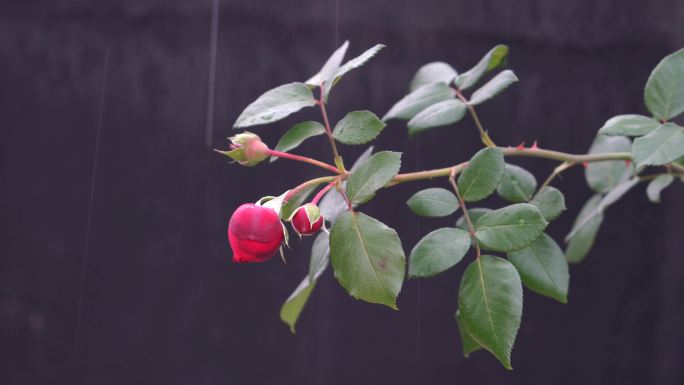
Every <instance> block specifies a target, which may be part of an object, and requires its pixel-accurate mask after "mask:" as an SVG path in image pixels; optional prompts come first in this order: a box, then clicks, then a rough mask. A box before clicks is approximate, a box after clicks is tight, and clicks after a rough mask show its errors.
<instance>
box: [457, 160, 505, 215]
mask: <svg viewBox="0 0 684 385" xmlns="http://www.w3.org/2000/svg"><path fill="white" fill-rule="evenodd" d="M504 170H505V166H504V156H503V152H502V151H501V149H499V148H493V147H488V148H483V149H482V150H480V151H478V152H477V153H476V154H475V155H474V156H473V157H472V158H471V159H470V162H468V167H466V169H465V170H463V172H462V173H461V175H460V176H459V178H458V191H459V192H460V194H461V196H462V197H463V200H465V201H466V202H477V201H479V200H482V199H484V198H486V197H488V196H489V195H490V194H491V193H493V192H494V190H496V186H498V185H499V182H500V181H501V178H503V174H504Z"/></svg>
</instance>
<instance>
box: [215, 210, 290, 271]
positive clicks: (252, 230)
mask: <svg viewBox="0 0 684 385" xmlns="http://www.w3.org/2000/svg"><path fill="white" fill-rule="evenodd" d="M283 239H284V234H283V224H282V223H281V222H280V218H279V217H278V214H276V212H275V211H274V210H273V209H271V208H268V207H263V206H257V205H255V204H251V203H245V204H243V205H242V206H240V207H238V209H237V210H235V212H234V213H233V215H232V216H231V217H230V222H229V223H228V241H229V242H230V248H231V249H233V262H264V261H268V260H269V259H271V257H273V255H274V254H275V253H276V251H278V248H279V247H280V244H281V243H282V242H283Z"/></svg>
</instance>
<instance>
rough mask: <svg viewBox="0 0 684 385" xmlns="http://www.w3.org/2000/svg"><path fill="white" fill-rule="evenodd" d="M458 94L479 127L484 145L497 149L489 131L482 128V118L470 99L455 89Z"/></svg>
mask: <svg viewBox="0 0 684 385" xmlns="http://www.w3.org/2000/svg"><path fill="white" fill-rule="evenodd" d="M454 91H455V92H456V96H457V97H458V98H459V99H461V101H462V102H463V104H465V105H466V108H467V109H468V112H469V113H470V116H471V117H472V118H473V122H475V126H477V130H478V131H480V138H481V139H482V143H484V144H485V146H487V147H496V144H495V143H494V141H493V140H492V138H490V137H489V134H488V133H487V131H485V129H484V127H482V123H480V118H479V117H478V116H477V112H475V107H473V106H472V105H471V104H470V102H469V101H468V99H466V97H465V96H463V94H462V93H461V91H460V90H459V89H458V88H456V89H454Z"/></svg>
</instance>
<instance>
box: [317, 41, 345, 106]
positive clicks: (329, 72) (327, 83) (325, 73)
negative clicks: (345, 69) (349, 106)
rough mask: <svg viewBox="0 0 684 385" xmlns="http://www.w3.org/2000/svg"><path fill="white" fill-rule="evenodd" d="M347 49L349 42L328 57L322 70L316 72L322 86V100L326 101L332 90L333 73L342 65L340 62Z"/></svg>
mask: <svg viewBox="0 0 684 385" xmlns="http://www.w3.org/2000/svg"><path fill="white" fill-rule="evenodd" d="M348 47H349V41H348V40H347V41H345V42H344V43H342V45H341V46H340V47H339V48H338V49H337V50H335V52H333V54H332V55H330V57H329V58H328V60H327V61H326V62H325V64H324V65H323V68H321V70H320V71H319V72H318V76H320V80H321V83H322V84H323V90H322V92H321V94H322V96H323V99H324V100H328V95H329V94H330V90H331V89H332V83H333V81H334V80H335V73H336V72H337V70H338V69H339V68H340V64H342V60H344V55H345V54H346V53H347V48H348ZM319 85H320V84H319Z"/></svg>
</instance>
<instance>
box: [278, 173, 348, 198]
mask: <svg viewBox="0 0 684 385" xmlns="http://www.w3.org/2000/svg"><path fill="white" fill-rule="evenodd" d="M336 179H338V177H336V176H324V177H320V178H315V179H311V180H307V181H306V182H304V183H302V184H300V185H299V186H297V187H295V188H293V189H292V190H290V191H289V192H288V193H287V194H286V195H285V198H283V204H285V203H287V202H288V201H289V200H290V199H292V197H293V196H295V195H297V194H299V193H300V192H302V191H304V190H306V189H307V188H309V187H311V186H317V185H319V184H322V183H330V182H333V183H336Z"/></svg>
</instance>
